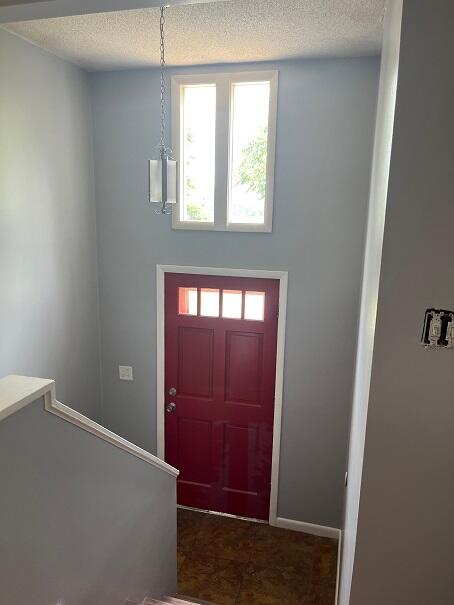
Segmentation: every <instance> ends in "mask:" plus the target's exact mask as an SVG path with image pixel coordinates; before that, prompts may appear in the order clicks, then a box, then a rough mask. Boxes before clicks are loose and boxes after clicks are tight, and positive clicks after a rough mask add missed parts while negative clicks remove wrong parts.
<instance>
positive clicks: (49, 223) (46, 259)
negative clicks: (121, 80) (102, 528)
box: [0, 29, 100, 419]
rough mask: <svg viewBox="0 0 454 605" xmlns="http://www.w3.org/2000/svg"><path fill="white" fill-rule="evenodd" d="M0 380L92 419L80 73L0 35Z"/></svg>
mask: <svg viewBox="0 0 454 605" xmlns="http://www.w3.org/2000/svg"><path fill="white" fill-rule="evenodd" d="M0 82H1V84H0V88H1V93H0V283H1V295H0V334H1V336H0V376H4V375H7V374H25V375H30V376H45V377H47V378H53V379H55V380H56V382H57V388H58V392H59V395H60V397H61V400H62V401H63V402H64V403H66V404H68V405H70V406H71V407H74V408H76V409H78V410H79V411H81V412H82V413H84V414H86V415H88V416H91V417H92V418H94V419H99V418H100V361H99V320H98V311H99V309H98V286H97V250H96V212H95V203H94V185H93V153H92V127H91V124H92V120H91V109H90V98H89V87H88V82H87V76H86V75H85V74H84V73H83V72H82V71H81V70H79V69H78V68H76V67H74V66H72V65H69V64H67V63H65V62H64V61H62V60H60V59H57V58H56V57H54V56H53V55H50V54H49V53H46V52H44V51H42V50H40V49H38V48H37V47H36V46H32V45H31V44H28V43H27V42H24V41H23V40H21V39H19V38H17V37H15V36H13V35H11V34H9V33H7V32H6V31H4V30H1V29H0Z"/></svg>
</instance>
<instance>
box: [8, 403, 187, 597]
mask: <svg viewBox="0 0 454 605" xmlns="http://www.w3.org/2000/svg"><path fill="white" fill-rule="evenodd" d="M43 405H44V402H43V400H42V398H41V399H39V400H37V401H35V402H33V403H31V404H29V405H28V406H27V407H25V408H23V409H22V410H20V411H19V412H16V413H15V414H13V415H12V416H9V417H8V418H7V419H6V420H3V421H2V422H0V483H1V486H2V489H1V492H0V510H1V511H2V514H1V515H0V544H1V548H0V602H1V603H5V604H6V603H8V605H22V604H23V603H49V604H57V603H59V604H60V603H61V604H64V605H92V604H94V603H96V604H99V605H123V604H124V603H125V601H126V600H127V599H131V600H133V601H134V602H137V603H139V602H140V603H141V602H142V601H143V599H144V597H145V596H147V595H150V596H155V597H158V596H162V595H163V594H172V593H174V592H175V589H176V558H175V551H176V515H175V499H176V493H175V486H176V482H175V478H174V477H171V476H170V475H168V474H166V473H165V472H163V471H161V470H158V469H156V468H155V467H153V466H151V465H149V464H147V463H146V462H143V461H142V460H139V459H138V458H136V457H134V456H132V455H130V454H128V453H126V452H124V451H122V450H120V449H118V448H117V447H115V446H113V445H111V444H110V443H107V442H106V441H103V440H101V439H99V438H97V437H95V436H94V435H91V434H90V433H88V432H86V431H84V430H81V429H79V428H77V427H75V426H74V425H72V424H69V423H68V422H66V421H64V420H62V419H61V418H57V417H56V416H54V415H53V414H50V413H49V412H46V411H44V409H43Z"/></svg>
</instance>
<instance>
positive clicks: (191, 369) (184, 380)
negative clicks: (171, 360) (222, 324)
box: [177, 326, 214, 397]
mask: <svg viewBox="0 0 454 605" xmlns="http://www.w3.org/2000/svg"><path fill="white" fill-rule="evenodd" d="M213 340H214V331H213V330H205V329H203V328H189V327H184V326H181V327H180V328H179V329H178V379H177V385H178V386H177V391H178V393H179V395H188V396H190V397H212V396H213V363H214V359H213ZM194 352H196V354H194Z"/></svg>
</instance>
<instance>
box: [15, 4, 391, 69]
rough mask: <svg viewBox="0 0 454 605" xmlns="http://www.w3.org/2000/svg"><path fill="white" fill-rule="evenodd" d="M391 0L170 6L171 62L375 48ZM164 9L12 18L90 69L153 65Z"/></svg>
mask: <svg viewBox="0 0 454 605" xmlns="http://www.w3.org/2000/svg"><path fill="white" fill-rule="evenodd" d="M385 1H386V0H283V1H280V0H232V1H230V2H215V3H208V4H192V5H184V6H172V7H171V8H169V9H168V10H167V22H166V34H167V62H168V64H169V65H198V64H208V63H236V62H248V61H267V60H279V59H293V58H300V57H333V56H335V57H345V56H360V55H376V54H379V52H380V49H381V39H382V21H383V13H384V6H385ZM158 21H159V9H156V8H151V9H142V10H129V11H121V12H110V13H99V14H93V15H81V16H76V17H63V18H58V19H47V20H46V19H42V20H37V21H24V22H20V23H10V24H8V26H7V27H6V29H8V30H9V31H11V32H13V33H17V34H18V35H20V36H22V37H24V38H26V39H28V40H30V41H32V42H34V43H35V44H37V45H38V46H41V47H43V48H46V49H48V50H50V51H51V52H53V53H55V54H57V55H59V56H61V57H63V58H65V59H68V60H70V61H72V62H74V63H77V64H78V65H80V66H82V67H85V68H86V69H88V70H107V69H118V68H130V67H147V66H155V65H157V64H158V62H159V54H158V53H159V26H158Z"/></svg>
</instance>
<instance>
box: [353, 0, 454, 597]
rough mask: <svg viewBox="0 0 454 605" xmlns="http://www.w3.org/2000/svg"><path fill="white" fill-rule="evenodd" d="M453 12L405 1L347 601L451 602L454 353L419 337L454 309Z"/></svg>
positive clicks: (441, 3)
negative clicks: (435, 311) (433, 317)
mask: <svg viewBox="0 0 454 605" xmlns="http://www.w3.org/2000/svg"><path fill="white" fill-rule="evenodd" d="M453 21H454V5H453V4H452V2H449V1H447V0H434V1H433V2H430V3H427V2H424V1H423V0H409V1H405V2H404V6H403V18H402V39H401V50H400V65H399V84H398V89H397V105H396V115H395V123H394V138H393V149H392V157H391V170H390V179H389V191H388V203H387V211H386V223H385V235H384V242H383V257H382V268H381V275H380V287H379V299H378V311H377V322H376V330H375V346H374V356H373V363H372V378H371V384H370V396H369V411H368V419H367V431H366V441H365V451H364V465H363V480H362V487H361V500H360V507H359V517H358V530H357V545H356V556H355V563H354V571H353V582H352V590H351V600H350V603H351V605H363V604H364V603H367V605H382V604H383V603H387V604H389V605H407V604H408V605H410V604H411V605H427V604H428V603H434V604H435V603H436V604H437V605H451V604H452V603H453V600H454V576H453V573H452V553H453V551H454V518H453V514H452V513H453V500H454V484H453V481H452V478H453V468H452V467H453V461H454V372H453V363H454V357H453V354H452V351H441V352H437V353H435V352H427V351H425V350H424V349H423V347H422V346H421V345H420V343H419V340H420V334H421V329H422V322H423V318H424V312H425V309H426V308H429V307H440V308H447V309H452V308H453V307H454V279H453V273H452V267H451V264H450V259H451V256H452V225H453V224H454V204H453V199H452V166H453V152H452V141H453V138H454V119H453V112H452V108H453V106H454V81H453V78H452V57H453V55H454V38H453V36H452V23H453Z"/></svg>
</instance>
